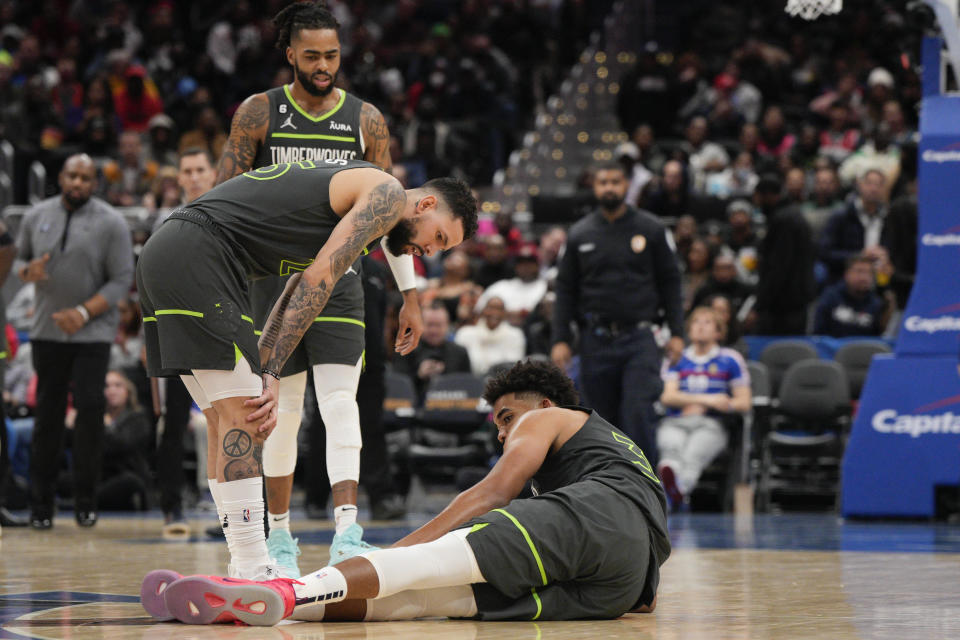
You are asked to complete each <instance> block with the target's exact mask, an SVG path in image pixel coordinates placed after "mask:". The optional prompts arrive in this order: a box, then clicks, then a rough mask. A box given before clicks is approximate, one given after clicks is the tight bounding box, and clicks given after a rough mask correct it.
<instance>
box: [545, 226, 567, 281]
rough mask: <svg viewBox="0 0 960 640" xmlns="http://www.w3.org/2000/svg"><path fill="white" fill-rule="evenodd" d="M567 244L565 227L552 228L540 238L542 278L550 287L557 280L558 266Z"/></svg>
mask: <svg viewBox="0 0 960 640" xmlns="http://www.w3.org/2000/svg"><path fill="white" fill-rule="evenodd" d="M566 244H567V230H566V229H564V228H563V227H550V228H549V229H547V230H546V231H545V232H544V233H543V235H541V236H540V247H539V248H538V253H539V254H540V277H541V278H543V279H544V280H546V281H547V285H548V286H549V285H550V284H551V283H552V282H553V281H554V280H556V279H557V265H558V264H559V263H560V256H561V255H562V254H563V248H564V245H566Z"/></svg>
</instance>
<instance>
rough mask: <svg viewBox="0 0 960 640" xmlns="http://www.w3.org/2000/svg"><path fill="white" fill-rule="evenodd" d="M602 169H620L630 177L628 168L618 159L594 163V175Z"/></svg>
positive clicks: (624, 175) (624, 174)
mask: <svg viewBox="0 0 960 640" xmlns="http://www.w3.org/2000/svg"><path fill="white" fill-rule="evenodd" d="M601 171H619V172H620V173H622V174H623V177H625V178H627V177H629V174H628V173H627V168H626V167H625V166H623V163H620V162H617V161H616V160H605V161H603V162H598V163H597V164H595V165H593V175H597V174H598V173H600V172H601Z"/></svg>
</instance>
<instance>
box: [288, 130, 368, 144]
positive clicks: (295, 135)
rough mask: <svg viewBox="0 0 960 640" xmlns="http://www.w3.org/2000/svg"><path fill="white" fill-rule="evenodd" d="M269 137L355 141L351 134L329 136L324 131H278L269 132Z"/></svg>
mask: <svg viewBox="0 0 960 640" xmlns="http://www.w3.org/2000/svg"><path fill="white" fill-rule="evenodd" d="M270 137H271V138H294V139H296V140H330V141H332V142H356V141H357V139H356V138H354V137H353V136H330V135H327V134H324V133H280V132H279V131H277V132H275V133H271V134H270Z"/></svg>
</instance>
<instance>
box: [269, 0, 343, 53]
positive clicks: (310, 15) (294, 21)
mask: <svg viewBox="0 0 960 640" xmlns="http://www.w3.org/2000/svg"><path fill="white" fill-rule="evenodd" d="M273 25H274V26H275V27H276V28H277V49H280V51H285V50H286V48H287V47H289V46H290V41H291V40H292V39H293V36H295V35H296V34H297V33H298V32H299V31H300V30H301V29H333V30H334V31H337V35H339V30H340V23H339V22H337V19H336V18H334V17H333V14H332V13H330V10H329V9H327V4H326V3H325V2H322V1H320V2H294V3H293V4H291V5H290V6H289V7H287V8H285V9H283V10H282V11H280V12H279V13H278V14H277V15H275V16H274V17H273Z"/></svg>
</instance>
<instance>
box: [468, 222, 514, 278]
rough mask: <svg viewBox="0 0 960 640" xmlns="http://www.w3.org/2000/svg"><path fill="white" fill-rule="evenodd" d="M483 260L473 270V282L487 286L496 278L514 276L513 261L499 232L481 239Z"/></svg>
mask: <svg viewBox="0 0 960 640" xmlns="http://www.w3.org/2000/svg"><path fill="white" fill-rule="evenodd" d="M483 247H484V250H483V261H482V262H481V263H480V266H479V267H478V268H477V269H476V271H475V276H474V282H476V283H477V284H478V285H480V286H481V287H484V288H486V287H489V286H490V285H492V284H493V283H494V282H497V281H498V280H509V279H510V278H512V277H513V276H514V270H513V261H512V260H510V256H509V254H508V252H507V242H506V240H504V238H503V236H501V235H500V234H494V235H490V236H487V237H486V238H484V239H483Z"/></svg>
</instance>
